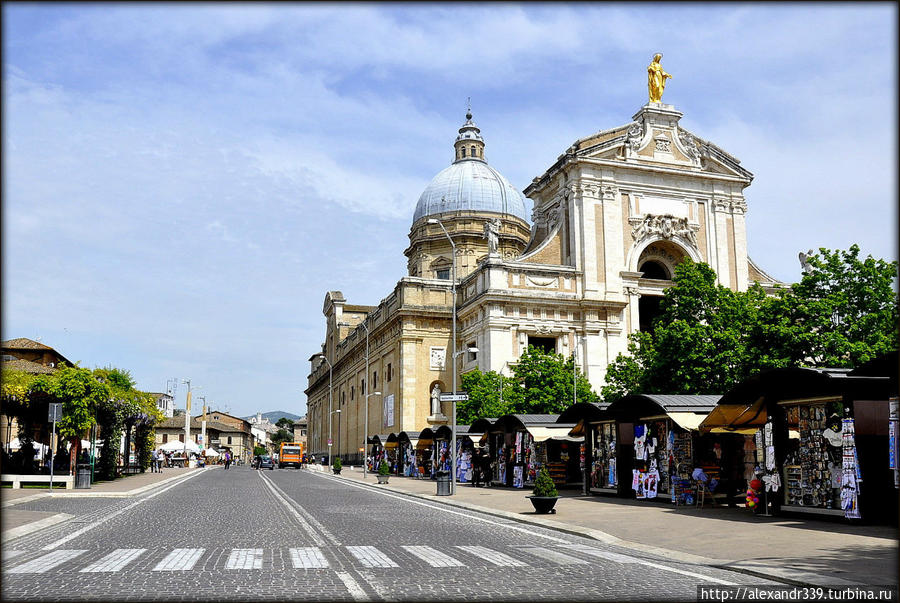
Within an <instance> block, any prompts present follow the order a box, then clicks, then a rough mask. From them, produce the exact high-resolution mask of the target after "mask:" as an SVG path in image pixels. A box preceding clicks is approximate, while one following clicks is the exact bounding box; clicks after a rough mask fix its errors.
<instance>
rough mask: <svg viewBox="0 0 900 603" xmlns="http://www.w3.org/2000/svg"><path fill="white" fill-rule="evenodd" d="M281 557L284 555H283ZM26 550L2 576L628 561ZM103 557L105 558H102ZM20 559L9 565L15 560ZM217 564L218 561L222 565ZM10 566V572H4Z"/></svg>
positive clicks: (599, 553) (544, 550) (363, 551)
mask: <svg viewBox="0 0 900 603" xmlns="http://www.w3.org/2000/svg"><path fill="white" fill-rule="evenodd" d="M285 552H286V553H287V554H286V555H285V554H284V553H285ZM26 553H27V551H15V550H13V551H4V556H5V557H6V563H4V568H3V572H4V573H6V574H42V573H46V572H50V571H52V570H56V571H61V572H66V571H77V572H91V573H98V572H106V573H115V572H121V571H124V570H126V569H128V568H129V567H135V566H136V565H137V564H139V563H140V567H141V568H142V569H144V570H149V571H153V572H189V571H192V570H195V569H197V568H202V567H205V566H206V565H208V564H210V563H212V564H218V565H219V566H220V567H219V569H223V570H231V571H240V570H262V569H272V568H273V567H276V566H278V563H279V562H281V563H282V564H283V566H284V567H283V568H284V569H290V568H292V569H298V570H314V569H335V570H341V569H346V568H347V566H348V565H349V566H351V567H357V568H358V569H373V568H384V569H401V570H402V569H403V568H404V567H406V568H408V567H411V566H413V565H418V566H421V565H422V564H424V565H426V566H430V567H434V568H444V567H460V568H461V567H473V568H476V567H477V568H483V567H495V568H504V567H506V568H518V567H530V566H547V565H550V566H554V565H555V566H568V565H585V564H589V563H597V562H598V560H601V559H602V560H604V561H606V562H609V561H612V562H616V563H630V562H632V561H633V560H632V558H630V557H628V556H626V555H621V554H617V553H613V552H610V551H606V550H603V549H599V548H595V547H590V546H586V545H565V544H563V545H555V546H553V547H549V546H548V547H537V546H533V545H531V546H530V545H511V546H509V547H508V549H507V550H505V551H501V550H497V549H495V548H490V547H486V546H481V545H456V546H446V547H442V548H440V549H439V548H435V547H430V546H424V545H407V546H398V547H395V548H394V549H393V550H390V551H384V550H382V549H380V548H378V547H375V546H334V547H315V546H308V547H294V548H288V549H286V551H285V550H284V549H275V550H267V549H261V548H233V549H225V550H224V551H223V550H221V549H219V550H212V549H211V550H207V549H205V548H175V549H171V550H160V549H140V548H121V549H115V550H112V551H109V552H105V551H89V550H87V549H57V550H55V551H51V552H49V553H45V554H42V555H39V556H37V557H34V558H31V559H26V557H27V556H28V555H26ZM104 553H105V554H104ZM17 558H22V559H23V560H22V561H21V562H20V563H18V564H14V563H15V561H14V560H15V559H17ZM220 559H224V564H223V562H222V561H221V560H220ZM10 566H11V567H10Z"/></svg>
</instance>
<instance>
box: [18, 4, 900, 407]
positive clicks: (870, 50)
mask: <svg viewBox="0 0 900 603" xmlns="http://www.w3.org/2000/svg"><path fill="white" fill-rule="evenodd" d="M896 13H897V7H896V5H895V4H894V3H882V4H879V3H874V4H866V3H853V4H832V3H821V4H819V3H808V4H802V3H801V4H780V3H779V4H776V3H760V4H752V3H751V4H707V3H701V4H639V3H638V4H619V3H609V4H607V3H599V4H591V3H574V4H564V3H553V4H533V3H527V4H522V5H516V4H507V3H502V4H480V3H479V4H468V3H465V4H449V5H448V4H378V3H372V4H365V3H364V4H344V5H337V4H327V3H326V4H320V3H312V4H290V3H277V4H240V3H222V4H215V3H210V4H168V3H160V4H153V3H122V4H117V3H98V4H63V3H59V4H57V3H45V4H42V3H4V4H3V107H4V112H3V118H4V121H3V205H2V211H3V215H2V217H3V231H2V235H3V241H2V260H3V266H2V267H3V273H2V277H3V282H2V303H3V314H2V330H3V338H4V339H9V338H13V337H28V338H31V339H38V338H40V340H41V341H42V342H44V343H46V344H47V345H50V346H52V347H54V348H56V349H57V350H59V351H60V352H61V353H62V354H63V355H65V356H66V357H68V358H69V359H71V360H73V361H80V363H81V365H82V366H86V367H89V368H93V367H96V366H118V367H121V368H125V369H128V370H129V371H131V373H132V375H133V376H134V377H135V379H136V381H137V384H138V387H140V388H141V389H144V390H146V391H164V390H165V388H166V381H167V380H168V379H172V378H174V377H178V378H179V379H191V381H192V384H193V386H194V387H195V388H196V387H197V386H200V387H201V388H202V389H199V390H197V393H196V394H195V395H203V396H205V397H206V399H207V401H208V402H209V403H210V404H211V405H213V406H215V407H216V408H218V409H220V410H226V411H230V412H232V413H233V414H237V415H241V416H243V415H249V414H252V413H255V412H256V411H258V410H259V411H263V412H265V411H269V410H286V411H289V412H294V413H296V414H301V415H302V414H304V413H305V407H306V400H305V396H304V394H303V393H302V392H303V390H304V389H305V388H306V375H307V373H308V368H309V364H308V362H307V359H308V358H309V356H310V355H311V354H313V353H315V352H316V351H317V350H318V349H319V346H320V344H321V342H322V340H323V338H324V333H325V325H324V319H323V316H322V313H321V311H322V302H323V299H324V296H325V293H326V291H329V290H340V291H343V293H344V295H345V296H346V297H347V299H348V301H349V302H350V303H357V304H372V305H374V304H377V303H378V302H379V301H380V300H381V299H383V298H384V297H385V296H387V295H388V294H389V293H390V292H391V291H392V289H393V287H394V285H395V283H396V281H397V280H398V279H399V278H400V277H402V276H403V275H404V274H406V258H405V257H404V255H403V249H404V248H405V247H406V246H407V244H408V238H407V235H408V232H409V227H410V225H411V219H412V213H413V209H414V208H415V205H416V201H417V200H418V197H419V194H420V193H421V192H422V190H424V188H425V187H426V186H427V184H428V183H429V181H430V180H431V178H432V177H433V176H434V175H436V174H437V173H438V172H439V171H440V170H442V169H443V168H444V167H446V166H447V165H449V163H450V161H451V160H452V156H453V149H452V143H453V140H454V138H455V136H456V131H457V129H458V128H459V126H460V125H461V123H462V122H463V121H464V114H465V110H466V98H467V97H471V99H472V101H471V102H472V112H473V114H474V116H475V121H476V123H477V124H478V125H479V126H480V127H481V130H482V135H483V136H484V138H485V141H486V144H487V147H486V155H487V158H488V160H489V162H490V163H491V165H492V166H494V167H495V168H497V169H498V170H499V171H500V172H502V173H503V174H504V175H505V176H506V177H507V178H508V179H509V180H510V181H511V182H512V183H513V184H514V185H515V186H517V187H518V188H519V189H520V190H521V189H523V188H525V187H526V186H527V185H528V183H529V182H530V181H531V179H532V178H534V177H535V176H538V175H540V174H541V173H543V171H544V170H545V169H547V168H548V167H549V166H550V165H551V164H552V163H553V162H554V161H555V160H556V158H557V157H558V156H559V155H560V154H561V153H563V152H564V151H565V149H566V148H568V147H569V146H570V145H571V144H572V142H574V141H575V140H577V139H579V138H582V137H584V136H587V135H589V134H592V133H593V132H596V131H599V130H603V129H607V128H611V127H615V126H619V125H622V124H625V123H628V122H629V121H630V120H631V116H632V115H633V114H634V113H635V112H636V111H637V110H638V109H639V108H640V107H641V105H643V104H644V103H645V102H646V99H647V91H646V75H645V73H646V71H645V70H646V66H647V64H648V63H649V61H650V59H651V58H652V55H653V53H655V52H662V53H663V55H664V56H663V60H662V63H663V66H664V68H665V69H666V71H667V72H669V73H671V74H672V75H673V76H674V77H673V79H672V80H670V81H669V83H668V85H667V87H666V93H665V96H664V98H663V100H664V102H666V103H670V104H673V105H675V107H676V108H677V109H679V110H680V111H682V112H683V113H684V117H683V118H682V120H681V125H682V126H683V127H685V128H686V129H688V130H690V131H692V132H694V133H695V134H696V135H698V136H700V137H702V138H704V139H707V140H711V141H713V142H714V143H716V144H717V145H718V146H720V147H721V148H723V149H725V150H726V151H728V152H729V153H731V154H733V155H735V156H736V157H737V158H738V159H740V160H741V162H742V165H743V166H744V167H746V168H747V169H748V170H750V171H751V172H752V173H753V174H754V181H753V184H752V185H751V186H750V187H749V188H748V189H746V191H745V195H746V199H747V203H748V206H749V210H748V215H747V232H748V239H749V252H750V256H751V257H752V258H753V259H754V260H755V261H756V262H757V263H758V264H759V265H760V266H761V267H762V268H763V269H765V270H767V271H768V272H769V273H771V274H772V275H773V276H775V277H776V278H779V279H781V280H784V281H794V280H797V279H798V278H799V276H800V265H799V262H798V260H797V254H798V252H799V251H805V250H807V249H810V248H813V249H817V248H819V247H827V248H829V249H846V248H848V247H849V246H850V245H851V244H853V243H859V245H860V246H861V248H862V251H863V254H864V255H866V254H871V255H873V256H875V257H882V258H888V259H896V255H897V232H896V225H897V211H896V210H897V199H896V193H897V171H896V165H897V122H896V117H897V106H896V95H897V80H896V78H897V64H896V57H897V30H896V24H897V14H896ZM184 392H185V386H184V385H183V384H182V385H180V386H179V389H178V404H179V406H183V400H184Z"/></svg>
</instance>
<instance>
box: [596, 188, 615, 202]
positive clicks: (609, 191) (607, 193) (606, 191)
mask: <svg viewBox="0 0 900 603" xmlns="http://www.w3.org/2000/svg"><path fill="white" fill-rule="evenodd" d="M616 192H617V189H616V187H615V186H601V187H600V195H601V197H602V198H603V200H604V201H615V200H616Z"/></svg>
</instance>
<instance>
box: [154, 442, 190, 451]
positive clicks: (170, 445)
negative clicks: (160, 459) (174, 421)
mask: <svg viewBox="0 0 900 603" xmlns="http://www.w3.org/2000/svg"><path fill="white" fill-rule="evenodd" d="M159 449H160V450H164V451H166V452H182V451H183V450H184V449H185V443H184V442H179V441H177V440H174V441H172V442H167V443H165V444H163V445H162V446H160V447H159ZM187 451H188V452H200V447H199V446H197V444H195V443H194V442H188V443H187Z"/></svg>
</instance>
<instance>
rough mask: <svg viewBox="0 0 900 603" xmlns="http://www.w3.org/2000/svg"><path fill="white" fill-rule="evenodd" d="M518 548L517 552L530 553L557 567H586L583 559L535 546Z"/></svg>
mask: <svg viewBox="0 0 900 603" xmlns="http://www.w3.org/2000/svg"><path fill="white" fill-rule="evenodd" d="M518 548H519V550H522V551H525V552H526V553H531V554H532V555H534V556H536V557H540V558H541V559H549V560H550V561H552V562H554V563H557V564H559V565H587V561H585V560H584V559H579V558H578V557H571V556H569V555H565V554H563V553H560V552H559V551H554V550H553V549H549V548H541V547H537V546H522V547H518Z"/></svg>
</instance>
